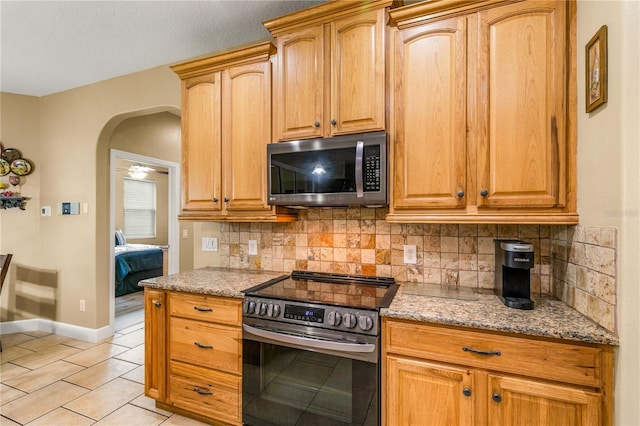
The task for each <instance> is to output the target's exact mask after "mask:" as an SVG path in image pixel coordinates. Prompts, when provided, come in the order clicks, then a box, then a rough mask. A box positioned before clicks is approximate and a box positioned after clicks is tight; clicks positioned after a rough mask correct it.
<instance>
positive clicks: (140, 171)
mask: <svg viewBox="0 0 640 426" xmlns="http://www.w3.org/2000/svg"><path fill="white" fill-rule="evenodd" d="M149 170H151V169H150V168H149V167H145V166H141V165H139V164H132V165H131V167H129V170H128V173H129V176H131V178H132V179H137V180H141V179H144V178H146V177H147V172H148V171H149Z"/></svg>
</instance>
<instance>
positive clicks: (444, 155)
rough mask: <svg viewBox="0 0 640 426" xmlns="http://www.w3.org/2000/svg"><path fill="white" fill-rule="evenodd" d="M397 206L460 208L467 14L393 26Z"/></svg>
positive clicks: (463, 177)
mask: <svg viewBox="0 0 640 426" xmlns="http://www.w3.org/2000/svg"><path fill="white" fill-rule="evenodd" d="M392 43H393V49H392V58H393V59H392V85H391V87H393V90H394V101H393V108H392V126H393V135H394V138H393V140H394V142H393V143H394V146H393V158H394V164H393V169H394V172H393V176H394V182H393V206H392V207H393V210H396V211H397V210H403V209H431V208H438V209H461V208H464V207H465V204H466V202H465V194H464V192H465V190H466V171H465V170H466V169H465V164H466V105H465V103H466V87H467V78H466V72H465V69H466V68H465V67H466V20H465V18H464V17H458V18H453V19H447V20H444V21H440V22H436V23H432V24H426V25H422V26H418V27H414V28H410V29H406V30H401V31H396V32H394V40H393V41H392Z"/></svg>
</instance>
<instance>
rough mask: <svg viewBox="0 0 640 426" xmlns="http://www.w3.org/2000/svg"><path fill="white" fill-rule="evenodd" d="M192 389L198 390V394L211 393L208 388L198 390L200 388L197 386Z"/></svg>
mask: <svg viewBox="0 0 640 426" xmlns="http://www.w3.org/2000/svg"><path fill="white" fill-rule="evenodd" d="M193 391H194V392H198V394H200V395H213V392H211V391H210V390H200V388H199V387H197V386H196V387H194V388H193Z"/></svg>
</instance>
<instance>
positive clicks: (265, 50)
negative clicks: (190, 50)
mask: <svg viewBox="0 0 640 426" xmlns="http://www.w3.org/2000/svg"><path fill="white" fill-rule="evenodd" d="M275 53H276V47H275V46H274V45H273V43H272V42H271V41H264V42H260V43H256V44H251V45H249V46H243V47H238V48H234V49H232V50H228V51H225V52H220V53H216V54H215V55H208V56H206V57H203V58H197V59H192V60H189V61H187V62H182V63H179V64H176V65H172V66H170V68H171V70H172V71H173V72H175V73H176V74H177V75H178V77H180V79H181V80H186V79H188V78H191V77H197V76H199V75H202V74H207V73H211V72H214V71H220V70H222V69H224V68H227V67H229V66H232V65H242V64H248V63H252V62H260V61H267V60H268V59H269V58H270V57H271V56H272V55H274V54H275Z"/></svg>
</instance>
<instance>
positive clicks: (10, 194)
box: [0, 142, 33, 210]
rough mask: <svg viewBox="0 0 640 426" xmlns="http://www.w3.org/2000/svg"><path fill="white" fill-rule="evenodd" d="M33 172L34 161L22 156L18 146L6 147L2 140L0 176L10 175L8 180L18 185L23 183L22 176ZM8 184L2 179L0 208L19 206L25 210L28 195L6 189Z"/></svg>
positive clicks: (0, 147) (14, 185)
mask: <svg viewBox="0 0 640 426" xmlns="http://www.w3.org/2000/svg"><path fill="white" fill-rule="evenodd" d="M32 172H33V163H32V162H31V161H29V160H28V159H26V158H22V153H21V152H20V151H19V150H18V149H16V148H5V147H4V145H3V144H2V142H0V177H4V176H7V175H8V176H9V178H8V181H9V183H10V184H11V185H12V186H13V187H16V186H18V185H20V184H21V182H22V177H23V176H27V175H29V174H31V173H32ZM7 187H8V185H7V184H6V183H5V182H3V181H2V180H0V209H7V208H13V207H17V208H19V209H21V210H24V208H25V204H26V200H28V199H29V198H28V197H23V196H21V195H20V191H16V190H9V189H6V188H7Z"/></svg>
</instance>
